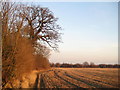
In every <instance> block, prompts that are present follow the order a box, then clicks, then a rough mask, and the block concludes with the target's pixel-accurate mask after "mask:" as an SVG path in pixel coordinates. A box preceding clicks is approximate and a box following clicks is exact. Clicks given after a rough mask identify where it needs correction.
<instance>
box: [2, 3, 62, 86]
mask: <svg viewBox="0 0 120 90" xmlns="http://www.w3.org/2000/svg"><path fill="white" fill-rule="evenodd" d="M1 15H2V18H1V19H2V20H1V21H2V87H4V88H6V87H8V86H7V85H8V83H9V85H10V87H14V86H13V82H14V80H16V79H20V80H22V76H23V75H24V74H25V73H30V72H31V71H32V70H35V69H42V68H49V60H48V57H49V55H50V49H49V48H48V46H50V47H51V48H53V49H57V48H58V45H57V42H59V41H60V33H59V30H60V29H61V28H60V27H59V26H58V25H57V24H56V21H57V19H56V18H55V17H54V15H53V13H52V12H51V11H50V10H49V9H48V8H43V7H40V6H33V5H32V6H29V5H24V4H19V3H10V2H1Z"/></svg>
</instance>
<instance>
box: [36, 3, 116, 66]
mask: <svg viewBox="0 0 120 90" xmlns="http://www.w3.org/2000/svg"><path fill="white" fill-rule="evenodd" d="M34 4H35V3H34ZM36 5H41V6H43V7H48V8H49V9H50V10H51V11H52V12H53V13H54V16H56V17H58V18H59V19H58V24H59V25H60V26H61V27H62V28H63V30H62V31H61V32H62V33H64V34H63V35H62V41H63V43H60V44H59V51H60V52H59V53H56V52H52V53H51V54H52V55H51V56H50V61H51V62H60V63H63V62H68V63H83V62H84V61H88V62H95V63H96V64H99V63H118V4H117V2H116V3H115V2H103V3H101V2H84V3H83V2H50V3H48V2H45V3H42V2H39V3H36Z"/></svg>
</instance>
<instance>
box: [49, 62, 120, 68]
mask: <svg viewBox="0 0 120 90" xmlns="http://www.w3.org/2000/svg"><path fill="white" fill-rule="evenodd" d="M50 66H51V67H61V68H120V64H98V65H96V64H94V63H93V62H91V63H88V62H84V63H83V64H79V63H76V64H69V63H62V64H60V63H51V64H50Z"/></svg>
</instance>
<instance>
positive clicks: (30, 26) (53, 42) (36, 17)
mask: <svg viewBox="0 0 120 90" xmlns="http://www.w3.org/2000/svg"><path fill="white" fill-rule="evenodd" d="M23 6H24V5H23ZM21 16H22V17H21V18H24V20H25V22H26V25H25V27H24V28H27V30H28V33H29V38H30V39H31V40H32V42H33V43H35V42H36V41H37V40H40V41H43V42H45V43H47V44H48V45H49V46H50V47H52V48H54V49H57V48H58V45H57V42H60V35H61V34H60V33H59V30H61V27H60V26H59V25H57V23H56V21H57V18H55V17H54V14H53V13H52V12H51V11H50V10H49V9H48V8H43V7H40V6H26V7H25V6H24V8H23V10H21Z"/></svg>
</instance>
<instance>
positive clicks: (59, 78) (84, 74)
mask: <svg viewBox="0 0 120 90" xmlns="http://www.w3.org/2000/svg"><path fill="white" fill-rule="evenodd" d="M118 86H119V85H118V69H117V68H53V69H50V70H47V71H45V72H41V73H38V75H37V79H36V83H35V88H118Z"/></svg>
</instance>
